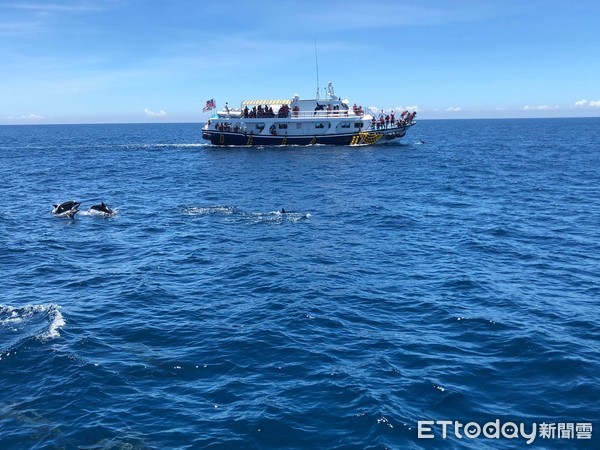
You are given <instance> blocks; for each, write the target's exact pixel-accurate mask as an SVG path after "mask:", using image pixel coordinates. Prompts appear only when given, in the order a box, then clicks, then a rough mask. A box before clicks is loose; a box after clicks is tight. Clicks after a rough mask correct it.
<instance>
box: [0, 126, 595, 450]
mask: <svg viewBox="0 0 600 450" xmlns="http://www.w3.org/2000/svg"><path fill="white" fill-rule="evenodd" d="M599 142H600V119H561V120H559V119H553V120H478V121H469V120H458V121H421V122H419V123H418V125H417V126H416V127H414V128H413V129H411V130H410V133H409V135H408V136H407V137H406V138H405V139H404V140H403V141H402V142H401V143H390V144H382V145H380V146H375V147H353V148H350V147H325V146H314V147H277V148H238V149H231V148H218V147H212V146H209V145H206V144H203V143H202V142H201V139H200V125H198V124H161V125H158V124H154V125H150V124H146V125H70V126H61V125H56V126H3V127H0V177H1V178H2V183H0V194H1V198H2V199H3V201H2V208H1V209H0V236H1V239H0V270H1V274H2V281H3V283H2V284H3V286H2V287H3V288H2V295H1V296H0V448H2V449H25V448H27V449H59V448H60V449H167V448H172V449H175V448H177V449H196V448H210V449H220V448H223V449H236V448H240V449H245V448H260V449H279V448H311V449H317V448H322V449H419V448H444V449H446V448H450V449H463V448H465V449H466V448H488V447H489V448H524V447H528V445H527V444H526V443H525V439H524V438H522V437H519V438H516V439H507V438H500V440H490V439H485V438H483V437H479V438H477V439H469V438H466V437H465V436H463V437H462V438H458V437H457V436H456V435H455V434H454V433H449V435H448V436H447V437H446V438H443V437H442V436H441V433H440V428H435V429H434V431H433V432H434V434H435V437H434V438H433V439H419V438H418V431H417V430H418V422H419V421H423V420H432V421H436V420H451V421H455V420H456V421H461V422H463V423H465V422H476V423H479V424H481V425H483V424H484V423H485V422H488V421H494V420H497V419H499V420H500V421H501V422H503V423H505V422H515V423H525V424H527V427H531V424H532V423H537V424H540V423H542V422H545V423H556V424H558V423H577V424H579V423H591V424H592V425H593V427H594V428H593V432H592V439H589V440H587V439H578V438H576V437H572V438H570V439H567V438H559V437H555V438H546V439H544V438H541V437H540V436H538V437H537V439H536V440H535V442H534V443H532V444H531V445H530V446H529V447H531V448H600V440H599V439H598V436H600V421H599V420H598V419H599V418H600V401H599V400H600V375H599V374H600V339H599V330H600V307H599V306H600V304H599V302H600V190H599V189H600V188H599V187H600V171H599V170H598V168H599V167H600V151H599V150H600V148H599V146H598V143H599ZM71 199H72V200H77V201H80V202H82V204H81V207H80V208H81V212H80V213H79V214H78V215H76V217H75V219H73V220H68V219H62V218H57V217H54V216H52V214H51V213H50V211H51V209H52V205H53V204H54V203H58V202H62V201H65V200H71ZM100 201H104V202H105V203H106V204H107V205H109V206H110V207H112V208H114V209H115V214H114V215H113V216H111V217H102V216H97V215H93V214H89V213H87V209H88V208H89V207H90V206H91V205H93V204H95V203H98V202H100ZM282 208H285V210H286V211H287V212H286V213H285V214H282V213H281V209H282Z"/></svg>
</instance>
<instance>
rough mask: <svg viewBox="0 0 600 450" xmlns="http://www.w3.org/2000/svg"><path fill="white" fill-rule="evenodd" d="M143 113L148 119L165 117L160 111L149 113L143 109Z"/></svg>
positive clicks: (164, 113) (146, 109)
mask: <svg viewBox="0 0 600 450" xmlns="http://www.w3.org/2000/svg"><path fill="white" fill-rule="evenodd" d="M144 112H145V113H146V115H147V116H148V117H165V116H166V115H167V113H166V112H164V111H163V110H162V109H161V110H160V111H158V112H155V111H150V110H149V109H148V108H144Z"/></svg>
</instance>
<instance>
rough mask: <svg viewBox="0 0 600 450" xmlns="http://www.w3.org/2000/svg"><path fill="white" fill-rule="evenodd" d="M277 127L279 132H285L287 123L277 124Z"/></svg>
mask: <svg viewBox="0 0 600 450" xmlns="http://www.w3.org/2000/svg"><path fill="white" fill-rule="evenodd" d="M278 126H279V129H280V130H287V126H288V124H287V123H280V124H278Z"/></svg>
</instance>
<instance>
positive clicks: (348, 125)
mask: <svg viewBox="0 0 600 450" xmlns="http://www.w3.org/2000/svg"><path fill="white" fill-rule="evenodd" d="M340 128H350V122H341V123H340Z"/></svg>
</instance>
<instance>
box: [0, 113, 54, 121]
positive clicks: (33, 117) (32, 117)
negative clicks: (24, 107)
mask: <svg viewBox="0 0 600 450" xmlns="http://www.w3.org/2000/svg"><path fill="white" fill-rule="evenodd" d="M6 119H7V120H26V121H31V122H37V121H40V120H46V116H42V115H40V114H23V115H22V116H17V117H15V116H8V117H7V118H6Z"/></svg>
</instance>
